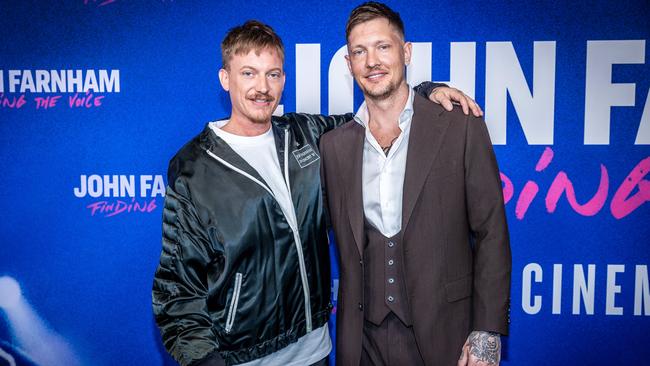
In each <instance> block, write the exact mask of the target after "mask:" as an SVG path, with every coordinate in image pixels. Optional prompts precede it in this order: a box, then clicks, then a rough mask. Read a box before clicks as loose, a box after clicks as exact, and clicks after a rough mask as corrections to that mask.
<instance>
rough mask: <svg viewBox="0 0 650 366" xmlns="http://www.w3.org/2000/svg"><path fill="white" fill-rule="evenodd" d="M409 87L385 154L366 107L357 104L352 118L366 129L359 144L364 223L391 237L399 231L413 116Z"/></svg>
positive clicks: (400, 228) (364, 104)
mask: <svg viewBox="0 0 650 366" xmlns="http://www.w3.org/2000/svg"><path fill="white" fill-rule="evenodd" d="M413 98H414V94H413V89H411V87H409V96H408V99H407V101H406V105H405V106H404V109H403V110H402V112H401V113H400V115H399V120H398V121H397V122H398V124H399V128H400V130H401V133H400V135H399V136H398V137H397V139H396V140H395V142H393V146H392V147H391V148H390V151H389V152H388V155H386V154H384V151H383V150H382V148H381V146H379V143H378V142H377V140H376V139H375V137H374V136H373V135H372V133H371V132H370V128H369V127H368V123H369V122H370V116H369V115H368V106H367V105H366V102H363V104H361V107H359V110H358V111H357V114H356V115H355V116H354V120H355V121H357V122H358V123H359V124H361V125H362V126H363V127H365V129H366V137H365V139H364V143H363V168H362V170H363V172H362V182H363V188H362V191H363V212H364V214H365V216H366V219H367V220H368V222H369V223H370V224H371V225H372V226H374V227H375V228H376V229H377V230H379V231H380V232H381V233H382V234H383V235H384V236H387V237H391V236H393V235H395V234H397V233H399V232H400V230H402V193H403V189H404V173H405V172H406V154H407V151H408V142H409V132H410V131H411V120H412V119H413Z"/></svg>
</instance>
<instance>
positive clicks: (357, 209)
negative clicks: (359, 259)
mask: <svg viewBox="0 0 650 366" xmlns="http://www.w3.org/2000/svg"><path fill="white" fill-rule="evenodd" d="M350 127H351V128H350V131H346V132H348V133H345V134H343V135H342V136H341V138H339V139H337V140H336V147H337V148H336V158H337V160H338V162H339V167H341V172H339V174H340V175H341V176H342V177H343V179H344V183H345V184H344V186H343V189H345V197H346V201H347V202H346V204H347V208H348V210H347V211H348V216H349V219H350V226H351V229H352V235H353V236H354V241H355V242H356V244H357V249H358V250H359V255H362V253H363V245H364V243H363V239H364V238H363V217H364V214H363V191H362V181H361V180H362V165H363V144H364V140H365V129H364V128H363V127H362V126H361V125H359V124H358V123H356V122H353V124H352V125H351V126H350Z"/></svg>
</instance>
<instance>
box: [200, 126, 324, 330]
mask: <svg viewBox="0 0 650 366" xmlns="http://www.w3.org/2000/svg"><path fill="white" fill-rule="evenodd" d="M205 152H206V153H207V154H208V155H210V156H211V157H212V158H214V159H215V160H217V161H218V162H220V163H221V164H223V165H225V166H226V167H228V168H230V169H232V170H234V171H235V172H237V173H239V174H241V175H243V176H244V177H246V178H248V179H250V180H252V181H253V182H255V183H257V184H258V185H259V186H261V187H262V188H264V189H265V190H266V191H267V192H268V193H269V194H270V195H271V197H273V199H275V200H276V201H277V200H278V199H277V198H276V197H275V195H274V194H273V192H272V191H271V190H270V189H269V188H268V187H267V186H266V185H265V184H264V183H262V182H261V181H260V180H259V179H257V178H255V177H253V176H252V175H250V174H248V173H246V172H245V171H243V170H241V169H239V168H237V167H236V166H234V165H232V164H230V163H228V162H227V161H225V160H223V159H222V158H220V157H218V156H217V155H216V154H214V153H213V152H212V151H210V150H207V149H206V150H205ZM284 179H285V181H286V183H287V189H288V190H289V201H290V203H291V207H294V210H295V206H294V205H293V198H292V196H291V183H290V182H289V130H288V129H286V130H285V134H284ZM282 215H284V217H285V219H286V220H287V223H289V227H290V228H291V231H292V232H293V241H294V243H295V244H296V251H297V253H298V266H299V267H300V279H301V280H302V290H303V294H304V297H305V328H306V331H307V333H309V332H311V331H312V321H311V301H310V300H309V299H310V294H309V283H308V282H307V270H306V269H305V257H304V254H303V252H302V240H300V234H299V231H298V228H297V227H296V226H297V225H298V223H297V222H296V223H295V225H294V224H292V223H291V221H292V220H290V219H289V218H288V217H287V215H286V214H285V213H284V212H282ZM296 221H297V217H296Z"/></svg>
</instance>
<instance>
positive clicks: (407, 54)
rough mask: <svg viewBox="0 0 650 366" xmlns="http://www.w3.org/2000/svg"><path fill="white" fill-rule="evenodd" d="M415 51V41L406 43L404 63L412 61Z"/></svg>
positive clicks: (407, 63)
mask: <svg viewBox="0 0 650 366" xmlns="http://www.w3.org/2000/svg"><path fill="white" fill-rule="evenodd" d="M412 53H413V43H411V42H406V43H404V64H406V65H407V66H408V65H409V64H410V63H411V54H412Z"/></svg>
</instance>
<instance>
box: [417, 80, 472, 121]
mask: <svg viewBox="0 0 650 366" xmlns="http://www.w3.org/2000/svg"><path fill="white" fill-rule="evenodd" d="M429 100H431V101H432V102H434V103H437V104H440V105H442V107H443V108H445V109H446V110H448V111H451V110H452V109H454V106H453V104H452V102H456V103H458V104H460V106H461V107H462V108H463V113H465V114H469V111H470V109H471V110H472V114H473V115H474V116H476V117H481V116H482V115H483V111H482V110H481V107H479V106H478V104H476V102H475V101H474V99H472V98H470V97H468V96H467V95H465V93H463V92H462V91H460V90H458V89H456V88H450V87H448V86H439V87H437V88H435V89H433V91H431V94H429Z"/></svg>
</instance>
